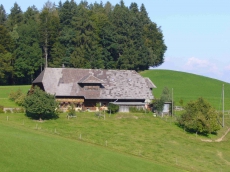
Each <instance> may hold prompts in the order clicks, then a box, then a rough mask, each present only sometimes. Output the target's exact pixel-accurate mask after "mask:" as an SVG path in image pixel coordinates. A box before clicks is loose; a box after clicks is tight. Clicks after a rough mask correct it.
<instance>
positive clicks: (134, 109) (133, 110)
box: [129, 107, 149, 113]
mask: <svg viewBox="0 0 230 172" xmlns="http://www.w3.org/2000/svg"><path fill="white" fill-rule="evenodd" d="M129 111H130V112H133V113H146V112H147V113H148V112H149V111H148V110H147V109H144V108H142V107H141V108H138V107H130V108H129Z"/></svg>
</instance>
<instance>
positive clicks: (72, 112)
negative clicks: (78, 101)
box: [68, 103, 76, 116]
mask: <svg viewBox="0 0 230 172" xmlns="http://www.w3.org/2000/svg"><path fill="white" fill-rule="evenodd" d="M68 116H76V110H75V107H74V104H72V103H71V105H70V107H69V108H68Z"/></svg>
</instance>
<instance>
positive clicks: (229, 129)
mask: <svg viewBox="0 0 230 172" xmlns="http://www.w3.org/2000/svg"><path fill="white" fill-rule="evenodd" d="M229 131H230V128H228V129H227V131H226V132H225V133H224V135H223V136H221V137H220V138H219V139H216V140H214V141H213V140H211V139H201V141H202V142H221V141H223V139H224V137H225V136H226V135H227V134H228V132H229Z"/></svg>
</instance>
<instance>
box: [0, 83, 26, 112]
mask: <svg viewBox="0 0 230 172" xmlns="http://www.w3.org/2000/svg"><path fill="white" fill-rule="evenodd" d="M18 89H21V90H22V92H23V93H25V94H26V93H27V92H28V90H29V89H30V85H17V86H1V87H0V105H2V106H4V107H18V106H17V105H16V104H15V103H14V102H13V101H10V100H9V98H8V97H9V94H10V93H11V92H12V91H14V92H15V91H17V90H18Z"/></svg>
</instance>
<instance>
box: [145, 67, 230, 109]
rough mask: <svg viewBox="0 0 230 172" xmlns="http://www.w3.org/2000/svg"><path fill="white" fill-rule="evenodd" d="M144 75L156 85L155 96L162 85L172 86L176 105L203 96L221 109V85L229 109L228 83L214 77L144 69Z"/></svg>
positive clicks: (229, 90) (160, 90) (159, 92)
mask: <svg viewBox="0 0 230 172" xmlns="http://www.w3.org/2000/svg"><path fill="white" fill-rule="evenodd" d="M141 75H142V76H144V77H149V78H150V79H151V80H152V81H153V83H154V84H155V85H156V87H157V88H156V89H153V94H154V96H155V97H156V98H159V97H160V96H161V93H162V90H163V88H164V87H168V88H169V89H170V90H172V88H173V97H174V102H175V104H176V105H180V104H179V101H180V99H182V100H183V101H184V104H185V103H187V102H189V101H191V100H195V99H197V98H198V97H203V98H204V99H206V100H208V102H209V103H211V105H212V106H214V107H215V108H216V109H217V110H221V109H222V86H223V84H224V91H225V109H230V84H229V83H225V82H223V81H219V80H216V79H212V78H208V77H204V76H200V75H195V74H190V73H185V72H178V71H171V70H158V69H154V70H146V71H143V72H141Z"/></svg>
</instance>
